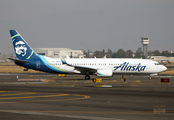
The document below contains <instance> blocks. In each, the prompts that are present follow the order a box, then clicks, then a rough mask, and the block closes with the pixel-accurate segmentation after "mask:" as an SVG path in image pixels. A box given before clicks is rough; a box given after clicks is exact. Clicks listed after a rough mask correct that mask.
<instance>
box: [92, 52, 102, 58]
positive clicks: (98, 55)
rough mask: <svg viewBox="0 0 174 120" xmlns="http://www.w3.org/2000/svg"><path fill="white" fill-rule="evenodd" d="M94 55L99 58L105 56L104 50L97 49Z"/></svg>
mask: <svg viewBox="0 0 174 120" xmlns="http://www.w3.org/2000/svg"><path fill="white" fill-rule="evenodd" d="M94 56H96V57H97V58H103V51H95V52H94Z"/></svg>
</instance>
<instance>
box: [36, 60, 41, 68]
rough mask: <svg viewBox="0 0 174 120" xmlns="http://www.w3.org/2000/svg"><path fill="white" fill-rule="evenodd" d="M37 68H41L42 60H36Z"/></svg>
mask: <svg viewBox="0 0 174 120" xmlns="http://www.w3.org/2000/svg"><path fill="white" fill-rule="evenodd" d="M36 68H37V69H40V61H36Z"/></svg>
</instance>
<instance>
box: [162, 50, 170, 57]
mask: <svg viewBox="0 0 174 120" xmlns="http://www.w3.org/2000/svg"><path fill="white" fill-rule="evenodd" d="M161 55H162V56H166V57H170V56H172V55H171V53H170V52H168V51H167V50H166V51H162V52H161Z"/></svg>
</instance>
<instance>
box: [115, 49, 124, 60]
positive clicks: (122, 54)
mask: <svg viewBox="0 0 174 120" xmlns="http://www.w3.org/2000/svg"><path fill="white" fill-rule="evenodd" d="M117 57H118V58H125V57H126V52H125V51H124V50H123V49H119V50H118V51H117Z"/></svg>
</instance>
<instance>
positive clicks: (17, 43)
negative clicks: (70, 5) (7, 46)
mask: <svg viewBox="0 0 174 120" xmlns="http://www.w3.org/2000/svg"><path fill="white" fill-rule="evenodd" d="M10 34H11V39H12V43H13V47H14V51H15V54H16V57H17V59H20V60H27V59H30V58H31V57H35V56H37V55H36V53H35V52H34V51H33V50H32V48H31V47H30V46H29V45H28V43H27V42H26V41H25V40H24V39H23V38H22V36H21V35H20V34H19V33H18V32H17V30H10Z"/></svg>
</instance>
